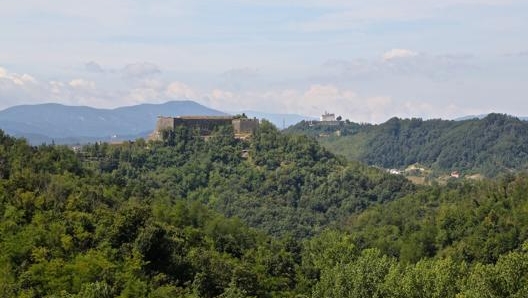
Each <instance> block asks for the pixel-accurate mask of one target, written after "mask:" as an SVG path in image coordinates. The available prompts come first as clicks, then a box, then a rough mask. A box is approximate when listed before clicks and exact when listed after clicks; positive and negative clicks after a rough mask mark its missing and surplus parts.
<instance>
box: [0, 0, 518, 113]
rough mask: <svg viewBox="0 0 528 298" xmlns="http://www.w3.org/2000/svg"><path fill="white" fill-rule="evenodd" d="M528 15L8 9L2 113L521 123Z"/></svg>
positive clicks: (111, 4) (140, 0)
mask: <svg viewBox="0 0 528 298" xmlns="http://www.w3.org/2000/svg"><path fill="white" fill-rule="evenodd" d="M526 16H528V1H526V0H442V1H437V0H369V1H351V0H324V1H321V0H318V1H315V0H282V1H279V0H266V1H263V0H260V1H257V0H214V1H212V0H200V1H180V0H170V1H169V0H150V1H144V0H91V1H79V0H50V1H41V0H17V1H2V3H1V4H0V109H5V108H8V107H10V106H14V105H21V104H38V103H46V102H56V103H62V104H67V105H86V106H92V107H100V108H114V107H119V106H129V105H135V104H141V103H162V102H166V101H169V100H182V99H191V100H194V101H196V102H198V103H200V104H203V105H206V106H208V107H212V108H215V109H219V110H222V111H229V112H237V111H241V110H256V111H261V112H267V113H293V114H301V115H306V116H319V115H321V114H322V113H324V112H325V111H328V112H332V113H335V114H336V115H341V116H342V117H343V119H349V120H351V121H354V122H370V123H380V122H384V121H386V120H387V119H389V118H391V117H394V116H396V117H401V118H410V117H419V118H424V119H429V118H444V119H453V118H457V117H461V116H466V115H480V114H485V113H489V112H499V113H507V114H512V115H516V116H528V98H527V96H526V94H527V93H528V17H526Z"/></svg>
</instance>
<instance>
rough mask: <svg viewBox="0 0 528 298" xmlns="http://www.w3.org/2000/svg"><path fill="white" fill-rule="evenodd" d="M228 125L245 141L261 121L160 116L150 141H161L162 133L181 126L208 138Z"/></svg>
mask: <svg viewBox="0 0 528 298" xmlns="http://www.w3.org/2000/svg"><path fill="white" fill-rule="evenodd" d="M226 125H232V127H233V132H234V133H235V138H239V139H245V138H248V137H250V136H251V135H253V133H254V132H255V130H256V129H257V128H258V125H259V120H258V119H257V118H253V119H248V118H243V117H234V116H178V117H164V116H158V121H157V123H156V129H155V130H154V132H153V133H152V134H151V135H150V139H152V140H161V133H162V131H164V130H172V129H174V128H176V127H179V126H185V127H189V128H191V129H193V130H196V131H198V133H199V134H200V136H202V137H204V138H207V137H208V136H209V135H211V133H212V132H213V131H214V130H215V129H216V128H218V127H220V126H226Z"/></svg>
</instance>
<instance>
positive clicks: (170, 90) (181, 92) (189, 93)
mask: <svg viewBox="0 0 528 298" xmlns="http://www.w3.org/2000/svg"><path fill="white" fill-rule="evenodd" d="M165 95H166V96H167V97H169V98H172V99H184V98H185V99H192V98H197V93H196V92H195V91H194V90H193V89H192V88H191V87H189V86H188V85H186V84H185V83H182V82H172V83H170V84H169V85H168V86H167V88H166V90H165Z"/></svg>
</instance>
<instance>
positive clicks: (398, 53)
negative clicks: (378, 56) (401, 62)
mask: <svg viewBox="0 0 528 298" xmlns="http://www.w3.org/2000/svg"><path fill="white" fill-rule="evenodd" d="M415 56H418V53H417V52H414V51H411V50H407V49H392V50H390V51H387V52H385V53H384V54H383V60H384V61H390V60H393V59H400V58H409V57H415Z"/></svg>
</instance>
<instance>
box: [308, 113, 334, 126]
mask: <svg viewBox="0 0 528 298" xmlns="http://www.w3.org/2000/svg"><path fill="white" fill-rule="evenodd" d="M340 122H341V116H337V118H336V116H335V114H334V113H328V112H326V111H325V113H324V114H322V115H321V118H320V120H319V121H311V122H310V125H339V123H340Z"/></svg>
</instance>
